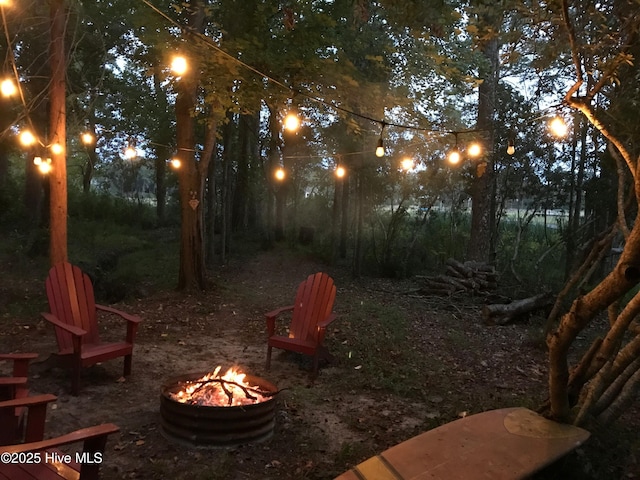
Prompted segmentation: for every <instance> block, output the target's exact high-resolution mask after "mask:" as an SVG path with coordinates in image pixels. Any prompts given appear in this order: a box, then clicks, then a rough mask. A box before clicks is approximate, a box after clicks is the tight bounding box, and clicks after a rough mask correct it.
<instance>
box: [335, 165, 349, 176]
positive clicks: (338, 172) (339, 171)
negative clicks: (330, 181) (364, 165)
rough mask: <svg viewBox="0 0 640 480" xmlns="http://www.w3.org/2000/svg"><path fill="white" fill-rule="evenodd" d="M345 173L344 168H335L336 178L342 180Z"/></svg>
mask: <svg viewBox="0 0 640 480" xmlns="http://www.w3.org/2000/svg"><path fill="white" fill-rule="evenodd" d="M346 173H347V171H346V170H345V169H344V167H338V168H336V177H338V178H342V177H344V176H345V175H346Z"/></svg>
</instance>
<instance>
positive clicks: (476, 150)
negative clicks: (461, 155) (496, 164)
mask: <svg viewBox="0 0 640 480" xmlns="http://www.w3.org/2000/svg"><path fill="white" fill-rule="evenodd" d="M467 150H468V152H469V156H471V157H479V156H480V154H481V153H482V147H481V146H480V144H479V143H475V142H474V143H472V144H471V145H469V148H468V149H467Z"/></svg>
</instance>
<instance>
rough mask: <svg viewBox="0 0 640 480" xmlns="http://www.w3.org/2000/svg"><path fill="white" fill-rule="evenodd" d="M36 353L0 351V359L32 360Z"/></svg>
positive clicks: (36, 356)
mask: <svg viewBox="0 0 640 480" xmlns="http://www.w3.org/2000/svg"><path fill="white" fill-rule="evenodd" d="M34 358H38V354H37V353H0V360H33V359H34Z"/></svg>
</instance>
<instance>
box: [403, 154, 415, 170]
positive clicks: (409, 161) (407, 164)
mask: <svg viewBox="0 0 640 480" xmlns="http://www.w3.org/2000/svg"><path fill="white" fill-rule="evenodd" d="M400 165H402V169H403V170H404V171H405V172H408V171H409V170H413V167H415V162H414V161H413V158H408V157H407V158H403V159H402V162H400Z"/></svg>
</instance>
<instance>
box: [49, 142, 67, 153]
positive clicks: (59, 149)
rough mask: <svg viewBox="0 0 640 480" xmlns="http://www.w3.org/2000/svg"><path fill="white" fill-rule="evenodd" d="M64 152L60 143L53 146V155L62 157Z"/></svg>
mask: <svg viewBox="0 0 640 480" xmlns="http://www.w3.org/2000/svg"><path fill="white" fill-rule="evenodd" d="M62 152H64V148H63V147H62V145H60V144H59V143H54V144H53V145H51V153H53V154H54V155H61V154H62Z"/></svg>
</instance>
